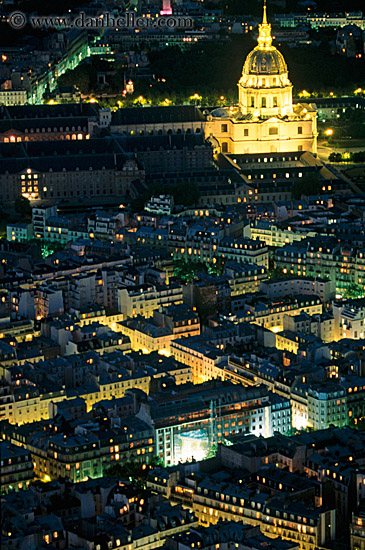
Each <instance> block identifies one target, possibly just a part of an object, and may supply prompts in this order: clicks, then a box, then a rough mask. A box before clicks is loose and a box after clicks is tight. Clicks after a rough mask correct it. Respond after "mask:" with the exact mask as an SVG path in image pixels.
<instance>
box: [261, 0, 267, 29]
mask: <svg viewBox="0 0 365 550" xmlns="http://www.w3.org/2000/svg"><path fill="white" fill-rule="evenodd" d="M262 24H263V25H267V15H266V0H264V15H263V18H262Z"/></svg>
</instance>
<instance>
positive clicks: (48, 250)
mask: <svg viewBox="0 0 365 550" xmlns="http://www.w3.org/2000/svg"><path fill="white" fill-rule="evenodd" d="M54 253H55V250H54V248H52V244H47V243H43V244H42V245H41V254H42V258H47V256H51V254H54Z"/></svg>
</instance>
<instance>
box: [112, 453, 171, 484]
mask: <svg viewBox="0 0 365 550" xmlns="http://www.w3.org/2000/svg"><path fill="white" fill-rule="evenodd" d="M160 467H163V462H162V460H161V458H160V457H158V456H154V457H152V459H151V460H150V462H149V464H141V463H140V462H136V461H133V460H130V461H128V462H123V463H122V464H121V463H115V464H113V465H112V466H109V467H107V468H106V469H105V472H104V473H105V475H108V476H113V477H117V478H119V479H125V480H128V481H130V482H131V483H133V484H135V485H136V486H137V487H140V488H141V489H145V488H146V482H147V476H148V472H149V471H150V470H153V469H154V468H160Z"/></svg>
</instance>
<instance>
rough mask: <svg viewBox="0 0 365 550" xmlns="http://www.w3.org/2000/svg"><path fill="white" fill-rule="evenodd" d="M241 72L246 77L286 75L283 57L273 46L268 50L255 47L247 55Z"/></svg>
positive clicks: (286, 69)
mask: <svg viewBox="0 0 365 550" xmlns="http://www.w3.org/2000/svg"><path fill="white" fill-rule="evenodd" d="M242 72H243V74H246V75H250V74H254V75H275V74H282V73H287V72H288V68H287V66H286V63H285V59H284V57H283V55H282V54H281V53H280V52H279V51H278V50H277V49H276V48H275V47H274V46H271V47H270V49H269V50H262V49H261V48H260V46H256V48H255V49H254V50H252V52H250V53H249V54H248V56H247V58H246V61H245V64H244V66H243V71H242Z"/></svg>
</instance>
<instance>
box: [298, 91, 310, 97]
mask: <svg viewBox="0 0 365 550" xmlns="http://www.w3.org/2000/svg"><path fill="white" fill-rule="evenodd" d="M298 95H299V97H310V93H309V92H307V90H302V91H301V92H300V93H299V94H298Z"/></svg>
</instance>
